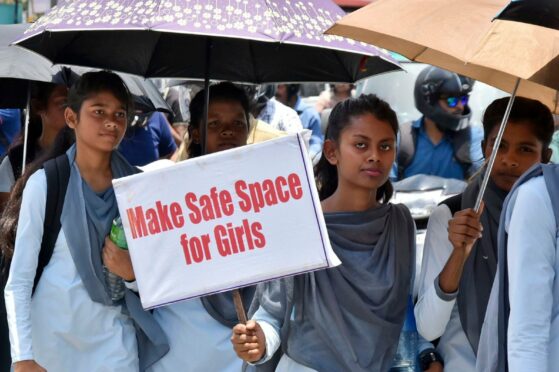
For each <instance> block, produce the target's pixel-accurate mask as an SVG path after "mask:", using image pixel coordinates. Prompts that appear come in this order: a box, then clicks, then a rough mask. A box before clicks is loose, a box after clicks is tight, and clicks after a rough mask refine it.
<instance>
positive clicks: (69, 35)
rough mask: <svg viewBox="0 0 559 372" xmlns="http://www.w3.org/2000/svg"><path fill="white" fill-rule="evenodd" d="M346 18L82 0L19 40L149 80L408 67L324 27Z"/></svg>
mask: <svg viewBox="0 0 559 372" xmlns="http://www.w3.org/2000/svg"><path fill="white" fill-rule="evenodd" d="M343 15H344V13H343V11H342V10H341V9H340V8H339V7H338V6H337V5H335V4H334V3H333V2H331V1H330V0H305V1H300V0H283V1H281V0H275V1H270V0H250V1H249V0H212V1H210V0H176V1H165V0H147V1H130V0H111V1H108V0H105V1H91V0H76V1H72V2H67V3H63V4H61V5H59V6H57V7H55V8H53V10H52V11H51V12H50V13H48V14H47V15H45V16H43V17H41V18H40V19H39V20H38V21H37V23H36V24H34V25H33V26H32V27H31V28H30V29H29V30H28V31H27V32H26V34H25V35H24V36H23V37H22V38H21V39H20V41H18V42H17V43H18V44H19V45H21V46H23V47H25V48H28V49H31V50H33V51H35V52H37V53H39V54H41V55H43V56H45V57H47V58H48V59H50V60H51V61H53V62H54V63H62V64H70V65H83V66H91V67H98V68H108V69H112V70H115V71H123V72H128V73H133V74H136V75H141V76H145V77H184V78H191V79H204V78H206V77H207V75H208V71H207V70H206V69H207V68H209V71H210V72H209V75H210V77H211V79H214V80H232V81H237V82H251V83H265V82H311V81H330V82H355V81H357V80H359V79H362V78H365V77H367V76H370V75H373V74H377V73H381V72H386V71H391V70H394V69H398V68H399V67H398V66H397V63H396V62H395V61H394V60H393V59H392V58H391V57H390V55H389V54H388V53H386V52H385V51H382V50H379V49H377V48H375V47H373V46H368V45H366V44H363V43H359V42H355V41H353V40H349V39H344V38H341V37H338V36H328V35H323V34H322V33H323V31H324V30H325V29H327V28H328V27H329V26H331V25H332V24H333V23H334V22H335V21H336V20H338V19H339V18H341V17H342V16H343ZM115 30H118V32H114V31H115ZM210 40H211V50H210V48H209V47H208V46H209V45H210V43H209V41H210ZM208 53H211V58H208ZM207 61H210V62H209V66H208V63H207Z"/></svg>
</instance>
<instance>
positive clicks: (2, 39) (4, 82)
mask: <svg viewBox="0 0 559 372" xmlns="http://www.w3.org/2000/svg"><path fill="white" fill-rule="evenodd" d="M27 27H28V25H23V24H18V25H0V88H1V89H0V107H10V108H24V107H25V106H26V105H27V91H28V84H29V82H30V81H42V82H47V83H55V84H64V85H67V86H70V85H71V84H72V83H73V81H74V80H75V79H76V78H77V77H78V75H81V74H83V73H85V72H87V71H90V70H91V69H89V68H83V67H72V69H69V68H67V67H62V66H53V64H52V63H51V62H50V61H49V60H47V59H45V58H44V57H41V56H40V55H38V54H36V53H32V52H30V51H28V50H26V49H24V48H21V47H18V46H10V45H9V44H10V43H11V42H12V41H13V40H14V39H15V38H17V37H18V36H20V35H21V34H22V33H23V32H24V31H25V30H26V29H27ZM120 77H121V78H122V79H123V80H124V82H125V83H126V85H127V86H128V89H129V90H130V92H131V93H132V94H133V95H134V96H137V97H145V98H147V100H144V102H145V103H146V105H147V106H146V107H147V108H149V109H150V111H155V110H159V111H167V112H171V110H170V108H169V106H168V105H167V103H166V102H165V100H164V99H163V97H161V95H160V94H159V91H158V90H157V87H156V86H155V84H153V82H151V81H149V80H146V79H143V78H140V77H137V76H131V75H128V74H120ZM147 108H146V109H147Z"/></svg>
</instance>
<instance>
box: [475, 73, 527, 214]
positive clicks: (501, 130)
mask: <svg viewBox="0 0 559 372" xmlns="http://www.w3.org/2000/svg"><path fill="white" fill-rule="evenodd" d="M519 85H520V79H517V80H516V84H515V85H514V90H513V91H512V94H511V96H510V99H509V104H508V105H507V109H506V110H505V115H504V116H503V121H502V122H501V126H500V127H499V133H497V138H495V143H494V144H493V150H492V151H491V156H490V157H489V162H488V163H487V167H486V169H485V176H484V177H483V181H482V183H481V187H480V189H479V194H478V196H477V200H476V204H475V207H474V210H475V211H476V213H477V212H479V208H480V207H481V202H482V200H483V194H485V189H486V188H487V184H488V183H489V177H490V176H491V169H493V164H495V159H496V158H497V152H498V151H499V146H500V145H501V140H502V139H503V134H504V133H505V128H506V127H507V122H508V121H509V116H510V112H511V110H512V105H513V103H514V99H515V98H516V92H517V91H518V86H519Z"/></svg>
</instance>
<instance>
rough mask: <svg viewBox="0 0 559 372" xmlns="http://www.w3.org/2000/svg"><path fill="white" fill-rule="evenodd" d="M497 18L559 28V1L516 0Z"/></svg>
mask: <svg viewBox="0 0 559 372" xmlns="http://www.w3.org/2000/svg"><path fill="white" fill-rule="evenodd" d="M497 19H502V20H504V21H516V22H524V23H530V24H533V25H537V26H542V27H547V28H553V29H555V30H559V1H557V0H514V1H511V3H510V4H509V5H507V7H506V8H505V9H504V10H503V11H502V12H501V13H500V14H499V15H498V16H497Z"/></svg>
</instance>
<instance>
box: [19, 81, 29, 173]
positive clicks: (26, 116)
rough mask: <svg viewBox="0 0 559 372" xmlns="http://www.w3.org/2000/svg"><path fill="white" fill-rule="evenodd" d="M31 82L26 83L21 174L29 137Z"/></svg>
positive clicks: (23, 169) (23, 170)
mask: <svg viewBox="0 0 559 372" xmlns="http://www.w3.org/2000/svg"><path fill="white" fill-rule="evenodd" d="M30 110H31V82H29V83H28V84H27V105H26V107H25V125H24V129H23V130H24V131H23V160H22V164H21V174H23V173H25V164H26V161H27V146H28V143H27V142H28V141H27V139H28V137H29V117H30V116H31V111H30Z"/></svg>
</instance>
